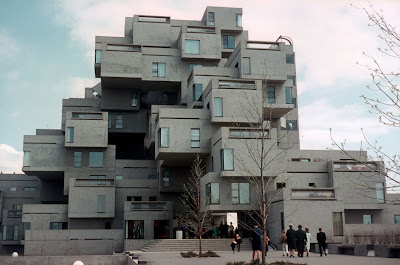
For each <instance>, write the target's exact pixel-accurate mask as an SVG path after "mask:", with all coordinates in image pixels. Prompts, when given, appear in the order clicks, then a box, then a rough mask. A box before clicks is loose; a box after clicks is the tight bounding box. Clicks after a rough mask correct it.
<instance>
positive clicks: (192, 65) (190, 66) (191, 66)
mask: <svg viewBox="0 0 400 265" xmlns="http://www.w3.org/2000/svg"><path fill="white" fill-rule="evenodd" d="M195 66H203V65H201V64H194V63H191V64H189V72H192V71H193V67H195Z"/></svg>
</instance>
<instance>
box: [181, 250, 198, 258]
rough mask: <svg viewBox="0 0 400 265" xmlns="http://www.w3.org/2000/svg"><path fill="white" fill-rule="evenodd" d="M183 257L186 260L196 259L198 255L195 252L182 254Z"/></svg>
mask: <svg viewBox="0 0 400 265" xmlns="http://www.w3.org/2000/svg"><path fill="white" fill-rule="evenodd" d="M181 256H182V257H184V258H194V257H197V256H198V255H197V254H196V253H194V252H193V251H188V252H181Z"/></svg>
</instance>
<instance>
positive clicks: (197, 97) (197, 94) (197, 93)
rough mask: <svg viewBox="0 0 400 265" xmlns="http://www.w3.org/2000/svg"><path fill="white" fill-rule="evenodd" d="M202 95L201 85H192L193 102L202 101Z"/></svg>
mask: <svg viewBox="0 0 400 265" xmlns="http://www.w3.org/2000/svg"><path fill="white" fill-rule="evenodd" d="M202 94H203V85H202V84H194V85H193V96H194V101H202V100H203V99H202Z"/></svg>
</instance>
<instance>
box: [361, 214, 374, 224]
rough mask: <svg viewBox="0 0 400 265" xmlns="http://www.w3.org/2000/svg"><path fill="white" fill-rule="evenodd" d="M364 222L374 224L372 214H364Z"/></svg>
mask: <svg viewBox="0 0 400 265" xmlns="http://www.w3.org/2000/svg"><path fill="white" fill-rule="evenodd" d="M363 224H365V225H368V224H372V215H370V214H364V215H363Z"/></svg>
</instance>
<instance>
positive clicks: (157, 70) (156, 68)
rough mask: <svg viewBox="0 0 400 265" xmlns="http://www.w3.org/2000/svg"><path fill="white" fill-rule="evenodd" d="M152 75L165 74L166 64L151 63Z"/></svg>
mask: <svg viewBox="0 0 400 265" xmlns="http://www.w3.org/2000/svg"><path fill="white" fill-rule="evenodd" d="M152 76H154V77H165V76H166V64H165V63H153V70H152Z"/></svg>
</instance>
